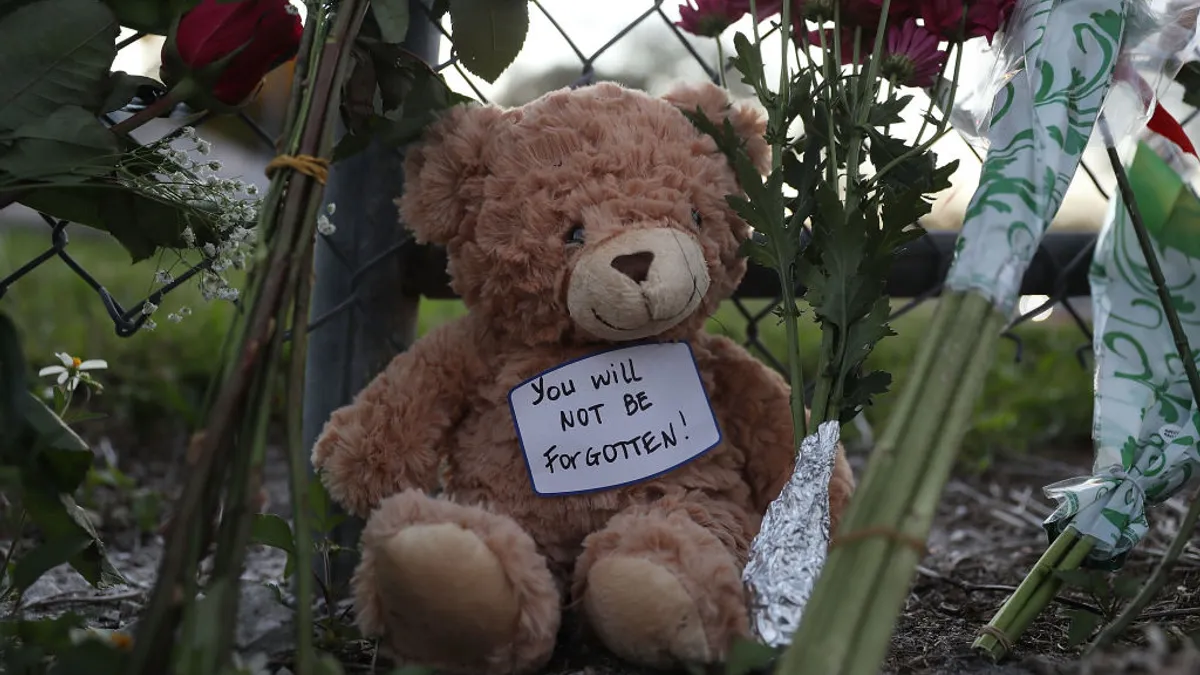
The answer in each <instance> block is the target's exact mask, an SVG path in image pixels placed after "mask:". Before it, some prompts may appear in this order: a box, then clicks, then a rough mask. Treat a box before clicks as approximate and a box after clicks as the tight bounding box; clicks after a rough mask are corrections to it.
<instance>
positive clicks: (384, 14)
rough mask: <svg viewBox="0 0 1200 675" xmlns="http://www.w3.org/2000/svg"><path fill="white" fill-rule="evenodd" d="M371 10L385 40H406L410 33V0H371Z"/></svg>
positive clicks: (398, 42) (394, 41)
mask: <svg viewBox="0 0 1200 675" xmlns="http://www.w3.org/2000/svg"><path fill="white" fill-rule="evenodd" d="M371 12H372V14H374V15H375V23H377V24H379V33H380V35H382V36H383V41H384V42H388V43H391V44H400V43H401V42H404V37H405V36H406V35H407V34H408V21H409V17H408V0H371Z"/></svg>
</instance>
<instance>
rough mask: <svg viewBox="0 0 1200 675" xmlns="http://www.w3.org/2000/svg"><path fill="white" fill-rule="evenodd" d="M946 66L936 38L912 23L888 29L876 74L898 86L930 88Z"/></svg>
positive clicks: (908, 20)
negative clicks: (884, 47)
mask: <svg viewBox="0 0 1200 675" xmlns="http://www.w3.org/2000/svg"><path fill="white" fill-rule="evenodd" d="M945 63H946V52H944V51H942V50H941V49H938V39H937V36H935V35H934V34H933V33H930V32H929V31H928V30H927V29H925V28H923V27H921V26H918V25H917V22H916V20H914V19H905V21H904V22H903V23H900V24H898V25H895V26H889V27H888V32H887V43H886V49H885V51H884V56H883V60H882V61H881V63H880V74H881V75H883V76H884V77H886V78H887V79H889V80H891V81H892V82H893V83H895V84H896V85H897V86H900V87H932V86H933V85H934V83H936V82H937V77H938V74H939V73H940V72H941V69H942V66H944V65H945Z"/></svg>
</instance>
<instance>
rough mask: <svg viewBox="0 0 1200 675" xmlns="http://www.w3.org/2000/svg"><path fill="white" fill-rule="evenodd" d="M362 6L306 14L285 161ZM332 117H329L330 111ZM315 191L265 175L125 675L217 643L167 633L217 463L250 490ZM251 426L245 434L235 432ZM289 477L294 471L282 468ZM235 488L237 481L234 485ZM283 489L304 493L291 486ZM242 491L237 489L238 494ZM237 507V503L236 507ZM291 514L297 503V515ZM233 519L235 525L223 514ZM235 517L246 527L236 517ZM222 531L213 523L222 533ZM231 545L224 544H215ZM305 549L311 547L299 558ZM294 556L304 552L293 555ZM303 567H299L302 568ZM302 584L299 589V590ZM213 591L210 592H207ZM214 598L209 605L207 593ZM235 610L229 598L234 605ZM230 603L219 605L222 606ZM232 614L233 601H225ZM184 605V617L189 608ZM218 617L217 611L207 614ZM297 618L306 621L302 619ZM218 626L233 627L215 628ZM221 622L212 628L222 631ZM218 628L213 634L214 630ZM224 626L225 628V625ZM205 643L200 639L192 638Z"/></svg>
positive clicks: (336, 90) (180, 603)
mask: <svg viewBox="0 0 1200 675" xmlns="http://www.w3.org/2000/svg"><path fill="white" fill-rule="evenodd" d="M368 6H369V5H368V3H367V2H366V1H365V0H345V1H344V2H342V3H340V4H339V5H338V7H337V11H336V12H335V13H334V16H335V18H334V21H333V26H332V28H329V26H328V23H329V16H330V13H328V12H317V11H314V12H312V13H311V14H310V15H309V16H310V21H309V22H308V23H307V24H306V25H305V30H304V37H303V38H302V45H301V50H300V58H298V59H297V63H296V75H295V78H294V80H293V82H294V86H293V88H292V98H291V101H290V104H289V108H288V115H287V127H286V128H287V129H288V132H287V134H286V138H287V142H286V143H285V144H284V147H283V148H282V151H283V152H285V153H287V154H290V155H299V154H307V155H319V156H326V155H327V154H328V148H329V147H330V145H331V143H332V140H331V138H330V137H331V135H332V128H333V121H334V119H335V117H334V116H333V115H332V114H331V112H330V111H336V110H337V99H338V98H339V94H340V89H341V83H342V82H343V81H344V79H345V73H346V70H347V68H348V61H349V57H350V51H351V48H352V46H353V40H354V37H355V36H356V35H357V33H358V29H359V26H360V25H361V23H362V20H363V18H364V16H365V13H366V11H367V8H368ZM334 114H336V113H334ZM322 194H323V187H322V186H320V185H319V184H318V183H317V181H316V180H315V179H314V178H312V177H309V176H306V175H302V174H297V173H295V172H293V171H290V170H281V171H279V172H277V173H275V174H274V175H273V176H272V179H271V186H270V188H269V189H268V191H267V198H266V200H265V202H264V205H263V210H262V214H261V216H260V220H259V230H260V242H262V243H261V245H260V246H259V248H258V250H257V251H256V254H255V259H254V263H253V266H252V271H251V274H250V279H249V284H248V287H249V288H250V293H248V294H247V296H248V297H247V300H248V301H249V302H248V307H249V309H248V310H247V312H245V313H239V321H238V322H237V324H235V326H234V328H233V330H234V331H235V332H236V333H237V335H238V338H237V340H236V341H235V342H233V344H232V348H231V349H230V353H229V355H228V356H229V358H228V361H227V362H226V363H225V364H224V368H223V369H222V373H221V374H222V375H223V376H224V377H223V378H222V380H221V383H220V386H219V387H218V388H217V389H216V393H215V395H214V397H213V400H212V405H211V407H209V409H208V410H207V411H206V419H205V426H204V428H203V430H201V431H200V432H199V433H197V434H196V436H195V437H194V438H193V441H192V446H191V447H190V448H189V459H190V467H189V468H190V478H189V481H188V483H187V485H186V486H185V487H184V492H183V495H182V497H181V498H180V501H179V506H178V509H177V511H176V512H177V519H176V521H175V522H174V523H173V524H172V531H171V532H170V534H169V537H168V541H167V542H166V546H165V550H164V555H163V559H162V562H161V564H160V569H159V575H158V581H157V584H156V586H155V589H154V592H153V594H152V595H151V599H150V603H149V605H148V606H147V608H146V610H145V611H144V612H143V615H142V619H141V621H139V624H138V625H139V631H138V635H137V639H136V640H135V646H134V653H133V655H132V659H131V663H130V667H129V668H128V669H127V672H128V673H130V675H150V674H151V673H153V674H154V675H158V674H159V673H163V672H167V667H166V666H167V663H168V662H169V661H170V660H171V659H172V655H173V654H176V653H187V652H192V653H197V652H199V653H204V652H206V651H207V650H208V649H217V648H218V645H219V644H220V643H221V641H222V638H221V637H220V635H219V633H218V634H217V635H213V632H212V631H211V630H210V631H199V632H196V633H191V634H189V633H187V632H185V633H184V635H186V636H187V637H188V638H191V641H187V640H181V641H180V643H179V644H176V640H175V637H176V630H175V629H176V627H177V626H178V621H179V617H180V616H181V614H184V613H185V612H186V613H187V614H188V615H189V616H195V610H194V608H195V607H196V606H197V605H196V601H195V593H194V590H195V588H194V587H195V582H194V576H195V575H194V571H195V566H196V562H197V561H198V560H199V558H200V556H201V555H202V553H203V551H204V550H205V549H206V545H205V542H206V541H207V540H208V530H209V529H210V527H211V526H210V525H209V524H208V523H211V519H212V516H213V515H215V511H216V506H217V503H218V502H217V500H216V497H217V496H219V495H220V490H221V482H222V477H223V476H224V475H225V474H226V471H227V470H226V469H225V467H227V466H229V465H230V464H231V463H236V464H237V465H235V466H234V467H232V469H231V470H232V471H233V472H234V475H236V476H239V480H241V478H240V477H241V476H242V475H246V476H247V478H246V482H244V483H243V484H244V485H247V486H252V485H253V484H254V481H255V478H254V476H253V466H254V461H255V459H254V457H253V454H256V453H252V455H251V456H250V457H245V456H244V455H240V456H239V455H238V454H237V453H234V452H233V448H234V447H235V438H236V436H237V432H238V431H239V430H241V431H242V432H243V440H246V439H245V438H244V437H245V436H246V435H249V436H250V437H251V438H250V443H251V447H261V445H262V440H261V438H255V436H257V435H258V434H257V430H258V428H259V427H258V423H261V420H262V418H261V417H258V418H254V417H251V418H250V419H247V418H246V414H247V411H254V410H256V406H258V405H266V401H267V399H268V394H269V392H270V391H271V389H270V384H271V380H270V378H269V376H270V375H271V374H272V373H273V372H274V369H275V368H276V367H277V365H278V362H279V361H280V359H279V358H278V356H279V355H280V350H279V349H272V347H271V345H272V344H273V343H274V344H278V343H277V342H275V341H277V340H278V339H279V338H280V336H281V333H282V327H283V325H285V324H284V323H283V320H286V317H287V315H288V313H289V311H290V310H291V309H292V308H294V307H295V306H296V299H295V296H296V293H297V292H298V289H300V288H303V287H304V283H305V282H301V281H300V279H301V275H307V274H309V272H310V270H309V269H305V268H303V265H304V263H305V262H306V261H307V260H308V257H307V250H308V247H310V246H311V240H312V238H313V236H314V229H315V222H314V221H315V218H313V217H312V216H313V214H314V213H315V211H314V208H315V207H314V206H313V204H314V202H319V201H320V199H321V195H322ZM247 429H249V430H252V431H251V433H249V434H247V433H246V430H247ZM293 473H294V472H293ZM235 487H236V486H235ZM291 488H292V492H293V494H295V493H297V492H303V491H306V490H307V482H305V484H304V485H303V486H299V485H296V484H294V483H293V484H292V486H291ZM247 492H248V491H247ZM244 494H246V493H242V494H239V493H238V491H237V490H236V489H235V490H232V491H231V494H230V498H231V499H232V500H237V499H239V498H240V497H242V496H244ZM235 508H236V507H235ZM302 510H303V509H302V508H297V509H296V511H297V513H299V512H301V511H302ZM238 515H240V516H242V517H241V518H235V517H234V516H238ZM251 515H252V514H250V513H246V512H244V511H243V512H242V513H240V514H238V513H237V512H236V511H235V513H234V516H230V520H229V523H230V525H229V528H230V529H228V530H225V531H226V532H227V533H228V534H227V535H226V539H225V541H227V542H229V544H231V545H232V548H233V549H234V550H235V552H233V553H227V554H226V555H227V556H228V561H229V562H228V563H227V564H226V568H227V569H229V570H230V572H231V573H230V575H229V578H217V579H216V580H215V584H216V585H217V586H216V588H218V589H219V588H220V587H221V585H228V586H230V588H231V589H232V590H230V591H225V592H230V593H234V594H235V597H236V590H237V584H236V580H237V576H238V575H239V574H238V569H240V563H238V560H239V559H240V555H241V554H240V553H237V552H236V549H238V548H242V549H244V547H245V543H244V542H245V539H244V537H243V533H244V532H246V530H245V529H244V528H245V527H246V526H247V524H248V519H249V517H250V516H251ZM239 521H245V522H239ZM297 523H298V524H299V525H303V524H305V523H306V521H305V516H302V515H301V516H298V517H297ZM223 529H224V528H223ZM224 550H226V551H228V550H230V549H229V548H228V547H227V548H226V549H224ZM309 553H310V554H311V552H309ZM300 555H303V553H300ZM308 569H310V568H308V567H306V568H304V572H305V573H307V571H308ZM301 588H305V587H301ZM307 588H308V590H309V594H308V596H307V597H306V596H303V595H301V594H300V593H301V592H302V591H300V592H298V594H297V598H296V602H297V605H303V604H306V603H307V604H309V605H311V603H312V597H311V586H308V587H307ZM218 592H221V591H218ZM218 599H220V598H218ZM233 602H234V603H236V599H235V600H233ZM229 606H230V605H222V606H219V607H218V611H228V607H229ZM233 606H234V608H235V609H236V605H233ZM188 610H190V611H188ZM218 616H220V615H218ZM311 618H312V613H311V607H310V611H307V612H298V613H297V625H296V630H297V633H298V655H299V659H298V662H297V669H296V673H297V675H313V673H314V672H315V671H314V668H315V659H314V658H312V656H311V654H312V647H311V644H312V623H311ZM306 620H307V624H306ZM225 623H228V624H232V622H229V621H226V622H225ZM224 628H225V627H224V626H222V629H224ZM219 630H220V629H219ZM228 630H232V627H230V628H229V629H228ZM202 639H203V640H204V642H200V641H201V640H202ZM224 665H225V664H224V663H219V662H218V663H217V664H216V665H215V666H213V667H212V668H205V667H203V666H200V668H199V669H197V670H192V671H190V672H192V673H195V675H215V672H216V670H215V669H217V668H220V667H221V666H224Z"/></svg>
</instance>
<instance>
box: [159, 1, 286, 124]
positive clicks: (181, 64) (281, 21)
mask: <svg viewBox="0 0 1200 675" xmlns="http://www.w3.org/2000/svg"><path fill="white" fill-rule="evenodd" d="M303 30H304V27H303V24H302V23H301V22H300V15H299V13H298V11H297V10H296V7H295V6H294V5H292V4H291V3H290V2H288V0H240V1H239V2H217V0H202V1H201V2H200V4H198V5H196V6H195V7H194V8H193V9H192V10H190V11H188V12H187V13H185V14H184V15H183V16H182V17H180V19H179V25H178V26H177V27H176V29H175V34H174V37H173V44H171V43H172V40H168V44H164V45H163V63H164V65H165V64H167V63H169V62H171V61H174V62H175V64H174V65H175V67H177V68H180V69H181V70H183V71H184V72H171V73H169V75H170V77H171V78H172V79H181V78H182V77H183V76H184V75H185V74H188V73H193V74H194V73H196V72H198V71H202V70H203V69H204V68H206V67H208V66H210V65H212V64H214V63H216V62H218V61H221V60H222V59H225V58H229V61H228V63H226V64H225V65H224V67H223V68H221V69H220V72H219V73H216V74H215V78H211V79H210V78H199V79H205V80H206V84H209V85H210V86H211V93H212V96H213V97H214V98H216V99H217V100H218V101H220V102H221V103H224V104H226V105H238V104H240V103H242V102H243V101H245V100H246V99H247V98H248V97H249V96H250V95H251V94H253V93H254V90H255V89H256V88H257V87H258V84H259V82H261V81H262V78H263V77H264V76H265V75H266V74H267V73H269V72H271V71H272V70H274V69H275V68H276V67H278V66H280V65H282V64H283V63H286V62H287V61H289V60H291V59H292V57H294V56H295V55H296V52H297V51H298V50H299V49H300V36H301V34H302V33H303ZM172 48H173V49H174V54H173V55H171V54H169V50H170V49H172ZM239 49H240V51H239ZM169 56H175V59H170V58H169Z"/></svg>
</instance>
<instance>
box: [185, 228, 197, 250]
mask: <svg viewBox="0 0 1200 675" xmlns="http://www.w3.org/2000/svg"><path fill="white" fill-rule="evenodd" d="M183 242H184V243H185V244H187V245H188V246H195V245H196V232H195V231H194V230H192V226H191V225H188V226H187V227H185V228H183Z"/></svg>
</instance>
